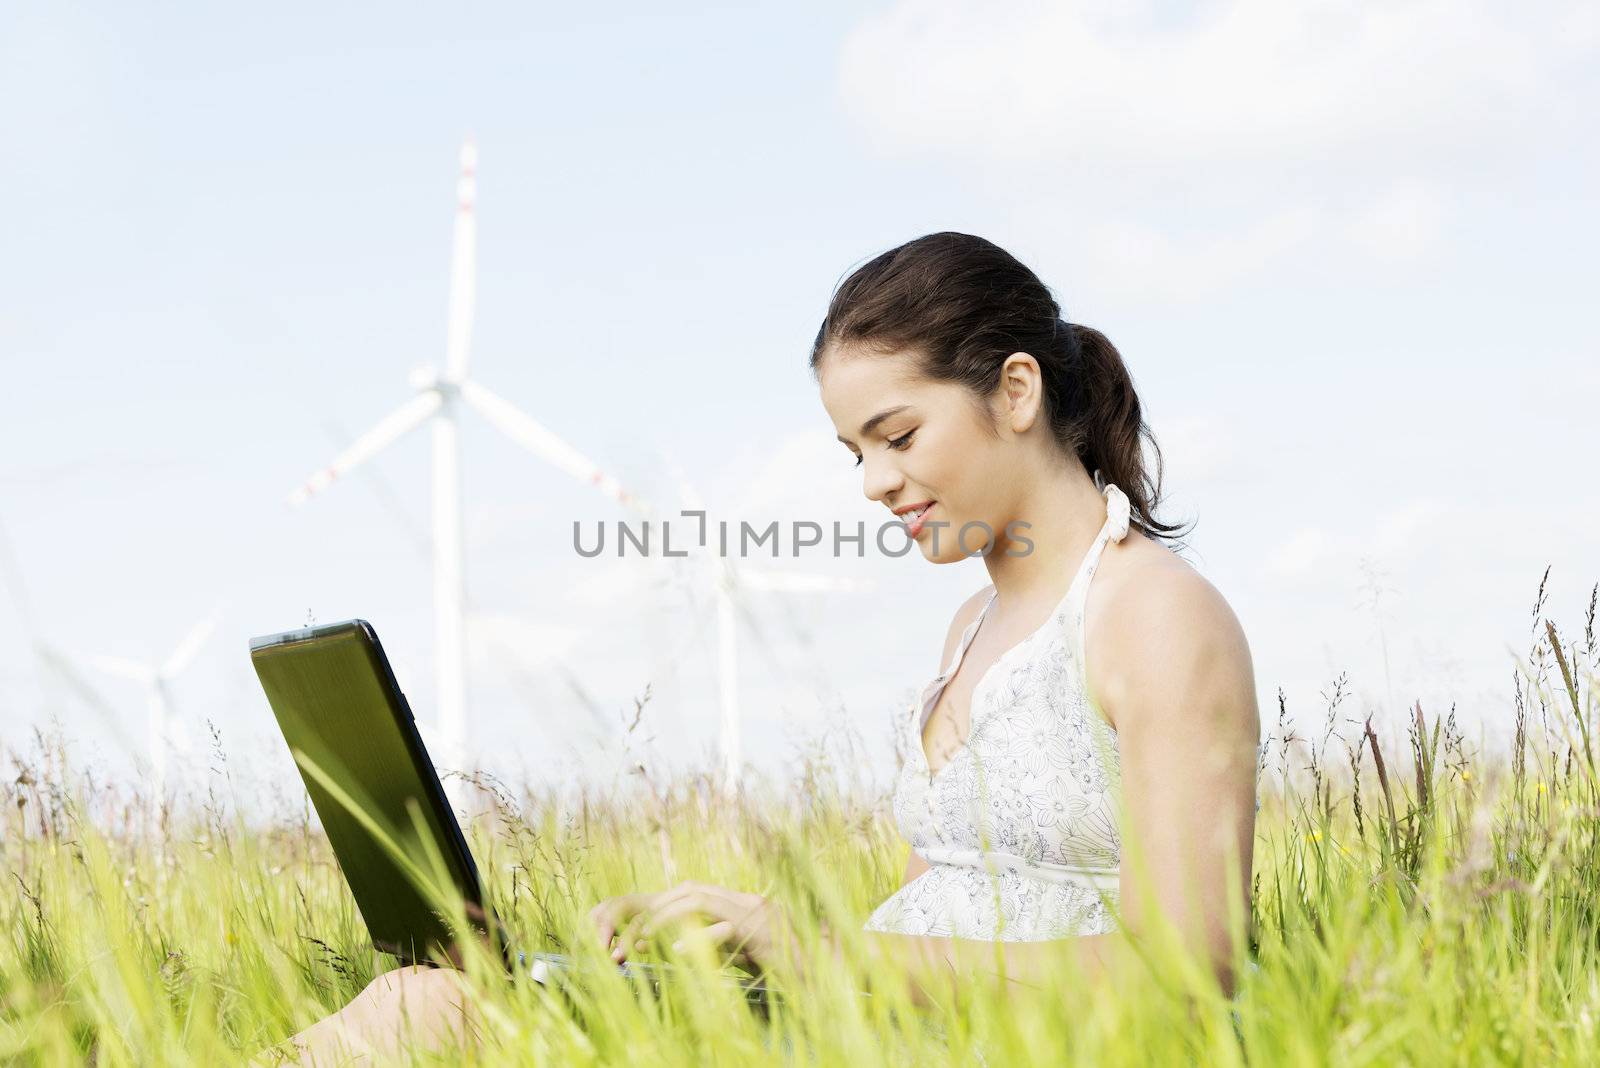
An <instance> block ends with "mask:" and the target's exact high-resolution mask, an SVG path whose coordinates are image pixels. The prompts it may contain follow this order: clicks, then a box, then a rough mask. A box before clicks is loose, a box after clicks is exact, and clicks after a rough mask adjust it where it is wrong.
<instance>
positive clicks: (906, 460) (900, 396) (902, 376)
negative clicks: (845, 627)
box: [818, 349, 1032, 563]
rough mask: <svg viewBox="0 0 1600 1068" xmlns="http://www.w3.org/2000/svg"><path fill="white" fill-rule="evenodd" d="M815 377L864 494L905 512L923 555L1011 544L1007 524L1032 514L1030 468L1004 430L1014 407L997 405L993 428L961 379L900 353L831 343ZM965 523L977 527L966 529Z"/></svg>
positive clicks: (952, 555) (959, 556)
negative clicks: (924, 370)
mask: <svg viewBox="0 0 1600 1068" xmlns="http://www.w3.org/2000/svg"><path fill="white" fill-rule="evenodd" d="M1027 359H1028V360H1029V361H1030V362H1031V359H1032V358H1031V357H1028V358H1027ZM818 382H819V383H820V385H821V389H822V405H823V407H824V408H826V409H827V410H828V415H829V417H830V418H832V419H833V425H834V429H835V431H836V433H837V434H838V436H839V440H840V441H841V442H843V443H844V446H845V447H846V448H847V449H849V450H850V452H851V453H852V454H853V455H855V456H856V457H857V461H858V463H859V465H860V468H861V477H862V483H861V490H862V492H863V493H865V494H866V495H867V498H868V499H869V500H873V501H877V502H879V503H881V504H883V505H884V506H885V507H886V508H888V509H890V510H891V511H893V512H895V513H897V514H900V515H901V520H902V521H903V522H904V523H905V524H906V526H907V532H908V533H909V534H911V536H912V537H913V539H914V540H915V541H916V543H917V544H918V546H920V547H921V549H922V554H923V556H924V557H925V558H926V559H928V560H930V561H932V562H934V563H948V562H952V561H956V560H963V559H966V558H967V557H969V556H975V555H979V554H982V553H987V552H990V551H992V547H993V548H1000V549H1004V547H1005V546H1006V545H1007V544H1009V543H1008V542H1007V540H1006V538H1005V530H1006V524H1007V523H1009V522H1011V521H1012V520H1013V519H1016V518H1026V517H1019V516H1017V514H1016V512H1015V504H1016V502H1017V501H1018V500H1021V499H1024V497H1023V494H1022V493H1021V492H1020V491H1021V488H1022V483H1023V482H1024V481H1025V470H1026V465H1025V464H1023V463H1020V462H1019V461H1020V460H1022V456H1021V455H1020V453H1021V451H1022V450H1021V449H1020V448H1019V444H1020V443H1019V439H1018V438H1017V436H1016V435H1015V434H1013V433H1007V432H1006V431H1007V429H1008V427H1009V426H1010V425H1011V424H1010V421H1009V419H1008V414H1009V413H1008V412H1007V409H1008V408H1009V407H1010V405H1008V404H1006V403H1005V402H1003V401H998V400H997V401H996V402H994V403H993V404H992V405H991V408H992V410H993V411H994V413H995V417H996V420H997V423H996V428H995V429H993V430H991V429H990V428H989V427H988V426H986V425H985V423H984V421H983V416H982V413H981V411H980V409H979V405H978V404H977V403H976V402H975V401H974V399H973V397H972V394H971V392H970V391H969V390H968V389H967V388H966V387H965V386H962V385H959V384H957V383H953V382H939V381H934V380H932V379H929V378H926V377H924V376H922V375H920V374H919V373H917V371H916V369H915V366H914V364H913V361H912V357H911V356H910V355H909V354H907V353H904V352H898V353H892V354H889V355H877V354H874V353H868V354H850V353H844V354H842V353H840V352H839V351H838V350H836V349H833V350H829V351H828V352H826V353H825V354H824V356H823V360H822V363H821V365H820V367H819V370H818ZM1030 421H1031V420H1030ZM923 505H927V506H928V508H927V511H926V512H924V513H923V514H922V518H921V519H918V518H916V515H915V512H916V509H918V508H920V507H921V506H923ZM908 508H909V509H910V510H908ZM935 524H942V525H935ZM965 524H973V525H972V526H971V527H969V528H968V529H967V530H966V532H965V534H962V533H961V531H962V527H963V525H965ZM1020 533H1021V534H1022V535H1023V536H1026V529H1025V528H1024V529H1023V530H1021V531H1020ZM889 544H890V545H892V544H893V543H892V542H891V543H889Z"/></svg>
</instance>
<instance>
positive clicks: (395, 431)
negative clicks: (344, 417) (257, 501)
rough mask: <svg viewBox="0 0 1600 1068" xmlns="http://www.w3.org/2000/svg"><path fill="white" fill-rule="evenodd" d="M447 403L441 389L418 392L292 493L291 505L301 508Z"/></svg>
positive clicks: (290, 497)
mask: <svg viewBox="0 0 1600 1068" xmlns="http://www.w3.org/2000/svg"><path fill="white" fill-rule="evenodd" d="M442 403H444V398H443V397H442V396H441V395H440V394H439V391H438V390H434V389H430V390H428V391H427V392H425V393H418V394H417V395H416V396H415V397H412V398H411V399H410V400H408V401H406V402H405V403H404V404H402V405H401V406H400V407H398V408H396V409H395V410H394V411H392V412H390V413H389V414H388V415H386V416H384V417H383V418H382V419H380V420H379V421H378V423H377V425H376V426H374V427H373V428H372V429H371V430H369V431H367V432H366V433H365V434H363V435H361V436H360V437H359V438H357V439H356V440H355V442H354V443H353V444H352V445H351V446H350V447H349V448H348V449H346V450H344V451H343V452H341V453H340V454H339V455H338V456H336V457H334V459H333V463H331V464H329V465H328V466H327V467H325V468H323V469H322V470H321V471H318V472H317V473H316V474H314V475H312V476H311V477H310V478H309V479H307V480H306V482H305V485H303V486H301V487H300V488H299V489H297V490H295V491H294V492H293V493H291V494H289V503H290V504H291V505H301V504H304V503H305V502H306V501H307V500H309V499H310V497H311V495H312V494H313V493H320V492H322V491H323V490H325V489H327V488H328V487H329V486H330V485H332V484H333V480H334V479H336V478H338V477H339V476H341V475H344V474H348V473H349V472H350V471H351V470H353V469H354V468H356V467H358V466H359V465H361V464H362V463H364V462H366V461H367V460H369V459H371V458H372V457H373V456H374V455H376V454H377V453H379V452H381V451H383V449H385V448H387V447H388V446H389V445H390V444H391V443H393V442H394V441H395V440H396V439H397V438H399V437H401V436H402V435H404V434H406V433H407V432H409V431H411V430H415V429H416V428H417V427H418V426H421V425H422V423H423V422H424V421H425V420H426V419H427V418H428V417H429V416H430V415H432V414H433V413H434V412H436V411H438V410H439V405H441V404H442Z"/></svg>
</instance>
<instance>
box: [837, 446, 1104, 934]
mask: <svg viewBox="0 0 1600 1068" xmlns="http://www.w3.org/2000/svg"><path fill="white" fill-rule="evenodd" d="M1095 480H1096V484H1097V485H1098V484H1100V478H1099V472H1098V471H1097V472H1095ZM1102 493H1103V495H1104V497H1105V500H1106V521H1105V525H1104V526H1103V527H1102V528H1101V530H1100V533H1099V535H1098V536H1097V537H1096V538H1095V540H1094V544H1093V545H1091V546H1090V548H1089V551H1088V553H1087V554H1085V556H1084V559H1083V562H1082V563H1081V564H1080V565H1079V566H1078V572H1077V574H1076V575H1075V576H1074V577H1073V580H1072V585H1071V586H1070V587H1069V588H1068V589H1067V593H1066V596H1065V597H1064V598H1062V600H1061V603H1060V604H1059V605H1057V606H1056V609H1055V611H1053V612H1052V613H1051V614H1050V617H1049V618H1048V619H1046V620H1045V622H1044V623H1043V624H1042V625H1041V626H1040V627H1039V628H1038V629H1037V630H1035V631H1034V632H1033V633H1032V634H1030V635H1028V636H1027V637H1026V638H1024V639H1022V641H1020V642H1019V643H1017V644H1016V645H1014V646H1012V647H1011V648H1010V649H1007V650H1006V651H1005V652H1004V653H1002V654H1001V655H1000V657H999V659H998V660H996V661H995V662H994V664H993V665H992V666H991V667H990V668H989V669H988V670H987V671H986V672H984V674H983V676H982V677H981V678H980V679H979V680H978V683H977V685H976V686H974V687H973V690H972V710H971V715H970V717H969V718H970V724H971V725H970V726H969V727H968V730H967V741H966V744H965V745H963V746H962V747H961V748H959V749H958V750H956V752H955V754H954V755H953V756H952V757H951V758H950V760H949V761H948V762H947V763H946V764H945V765H944V766H943V767H941V768H940V769H939V771H938V772H937V773H936V774H932V775H930V774H929V770H928V762H927V755H926V753H925V752H924V751H923V747H922V729H923V726H924V725H925V724H926V723H927V720H928V716H929V715H930V714H931V713H932V712H933V709H934V706H935V705H936V704H937V703H938V700H939V695H940V693H942V692H943V690H944V686H945V684H946V683H947V682H948V681H949V680H950V678H951V676H953V675H954V674H955V672H956V669H957V668H958V667H959V666H960V665H961V658H962V657H963V656H964V655H965V654H966V651H967V646H968V645H970V644H971V643H972V637H973V635H974V634H976V633H977V630H978V627H979V626H980V625H981V624H982V622H983V618H984V616H985V615H987V614H988V611H989V607H990V606H991V605H993V604H994V600H995V594H994V593H993V592H991V593H990V595H989V600H988V602H987V603H985V604H984V606H983V610H982V611H981V612H979V613H978V615H977V618H975V619H974V620H973V621H972V622H971V623H970V624H969V625H968V626H967V629H966V631H965V632H963V633H962V635H961V643H960V646H959V647H958V648H957V649H956V652H955V655H954V656H953V657H952V658H951V660H950V664H949V665H948V666H947V667H946V668H945V669H944V672H943V673H942V674H940V675H939V676H938V677H937V678H935V679H934V680H933V681H932V682H930V683H928V685H927V686H926V687H924V689H923V691H922V700H921V714H920V715H913V714H908V715H907V716H906V724H905V725H906V730H907V731H908V732H909V736H910V737H909V740H910V756H909V757H908V758H907V760H906V762H905V764H904V765H903V766H902V767H901V769H900V775H899V779H898V782H897V783H896V786H895V794H894V814H895V822H896V824H897V826H898V827H899V829H900V833H901V834H902V835H904V836H905V838H906V840H907V841H909V842H910V843H911V848H912V849H913V850H915V851H916V853H917V855H919V856H921V857H922V858H923V859H924V860H926V861H927V862H928V864H929V870H928V871H926V872H924V873H923V874H922V875H920V876H918V877H917V878H915V879H913V880H912V881H911V882H909V883H907V884H906V885H905V886H903V887H901V888H900V889H899V890H897V891H896V892H895V893H894V894H892V895H891V896H890V897H888V898H887V899H885V900H884V902H883V903H882V904H880V905H879V906H878V907H877V908H876V909H874V910H873V913H872V915H871V916H870V917H868V919H867V922H866V929H867V930H869V931H891V932H897V933H901V934H921V935H944V936H949V937H956V938H982V939H989V940H1001V941H1019V942H1020V941H1036V940H1041V939H1048V938H1064V937H1068V936H1072V935H1080V934H1101V933H1105V932H1108V931H1112V930H1115V929H1116V920H1115V918H1114V917H1113V915H1112V913H1111V911H1110V909H1108V907H1107V906H1108V904H1113V903H1115V901H1116V900H1117V887H1118V877H1119V872H1120V865H1121V857H1122V850H1121V840H1120V836H1119V834H1118V830H1117V805H1118V798H1119V796H1120V790H1121V767H1120V764H1119V762H1118V758H1117V743H1116V732H1115V731H1114V730H1113V729H1112V728H1111V725H1110V724H1109V723H1107V722H1106V720H1105V718H1104V717H1103V716H1102V715H1101V713H1100V711H1099V710H1098V708H1097V707H1095V706H1094V703H1093V702H1092V701H1091V699H1090V697H1089V693H1088V689H1087V687H1086V686H1085V684H1084V668H1083V664H1084V656H1083V609H1084V602H1085V599H1086V597H1087V595H1088V590H1089V582H1090V580H1091V579H1093V578H1094V573H1095V570H1096V569H1097V568H1098V566H1099V562H1100V554H1101V551H1102V550H1103V549H1104V548H1105V545H1106V543H1107V542H1108V541H1121V540H1122V538H1123V537H1124V536H1125V535H1126V534H1127V532H1128V515H1129V505H1128V498H1127V495H1126V494H1124V493H1123V492H1122V490H1120V489H1119V488H1117V487H1116V486H1115V485H1104V486H1103V487H1102ZM990 589H991V591H992V590H993V587H992V586H991V587H990ZM915 711H916V709H915V708H913V709H911V710H910V712H913V713H914V712H915Z"/></svg>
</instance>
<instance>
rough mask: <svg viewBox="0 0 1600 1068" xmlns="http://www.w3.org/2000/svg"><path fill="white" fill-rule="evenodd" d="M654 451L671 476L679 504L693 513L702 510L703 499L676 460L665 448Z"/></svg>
mask: <svg viewBox="0 0 1600 1068" xmlns="http://www.w3.org/2000/svg"><path fill="white" fill-rule="evenodd" d="M656 451H657V452H658V453H659V454H660V455H661V462H662V464H663V465H664V466H665V467H666V469H667V472H668V474H670V475H671V476H672V483H673V485H674V486H676V487H677V488H678V502H679V504H680V505H682V506H683V507H684V508H687V509H690V510H693V511H698V510H702V509H704V508H705V501H704V499H703V498H701V496H700V493H699V491H698V490H696V489H695V487H694V483H692V482H690V481H689V476H688V475H687V474H686V473H685V472H684V470H683V468H682V467H681V466H680V465H679V464H678V461H677V459H676V458H674V457H673V455H672V454H671V453H669V452H668V451H667V450H666V449H665V448H661V449H658V450H656Z"/></svg>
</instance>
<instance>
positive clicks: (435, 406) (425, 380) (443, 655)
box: [289, 138, 647, 767]
mask: <svg viewBox="0 0 1600 1068" xmlns="http://www.w3.org/2000/svg"><path fill="white" fill-rule="evenodd" d="M477 164H478V152H477V148H476V147H475V146H474V144H473V142H472V140H471V139H470V138H469V139H468V140H467V141H466V143H465V144H463V145H462V146H461V176H460V178H459V179H458V180H457V182H456V218H455V233H454V236H453V240H452V250H451V260H450V312H449V321H448V326H447V332H446V343H445V361H444V369H443V371H440V370H437V369H435V368H433V367H427V368H422V369H419V370H417V371H415V372H413V373H412V375H411V377H410V384H411V387H412V389H413V390H415V395H414V396H413V397H412V398H411V399H410V400H408V401H406V402H405V403H404V404H402V405H400V407H398V408H396V409H395V410H394V411H393V412H391V413H389V414H388V415H387V416H385V417H384V418H383V419H380V420H379V421H378V423H377V424H376V425H375V426H373V427H372V429H370V430H368V431H367V432H366V433H365V434H363V435H362V436H361V437H359V438H357V439H356V441H355V442H354V443H352V444H351V445H350V447H349V448H347V449H345V450H344V451H343V452H341V453H340V454H339V455H338V456H336V457H334V459H333V462H332V463H330V464H329V465H328V466H327V467H326V468H324V469H322V470H321V471H318V472H317V473H316V474H314V475H312V476H311V477H310V479H308V480H307V481H306V483H305V484H304V485H303V486H301V487H300V488H299V489H296V490H295V491H294V492H293V493H291V494H290V495H289V503H290V504H291V505H295V506H298V505H302V504H304V503H305V502H306V501H307V500H308V499H309V498H310V497H311V496H312V495H313V494H316V493H319V492H321V491H322V490H325V489H327V488H328V487H329V486H330V485H332V484H333V482H334V481H335V480H336V479H338V478H339V477H340V476H342V475H345V474H347V473H348V472H350V471H351V470H352V469H354V468H356V467H358V466H359V465H360V464H362V463H363V462H364V461H366V460H369V459H371V458H372V457H373V456H375V455H376V454H378V453H379V452H382V451H383V450H384V449H385V448H387V447H388V446H389V445H391V444H392V443H393V442H395V441H396V440H398V439H399V438H401V437H403V436H405V435H406V434H407V433H409V432H410V431H412V430H415V429H416V428H417V427H419V426H421V425H422V424H423V423H427V422H431V423H432V425H433V539H432V541H433V606H434V661H435V671H436V687H437V693H436V696H435V703H436V705H437V707H438V718H437V721H436V722H437V724H438V737H439V740H440V747H441V749H442V750H443V752H442V754H441V756H442V758H443V762H444V763H445V764H446V765H448V766H452V767H459V766H460V763H461V758H462V756H463V755H464V753H463V747H464V745H465V742H466V729H467V723H466V716H467V712H466V705H467V698H466V646H465V642H466V630H465V625H464V615H465V602H466V580H465V569H464V561H463V549H462V538H461V448H460V441H459V438H458V435H457V428H456V417H457V414H458V412H459V410H460V407H461V405H462V404H465V405H467V406H468V407H469V408H472V409H473V410H474V411H476V412H477V413H478V414H479V415H481V416H482V417H483V418H484V419H486V420H487V421H488V422H489V423H490V424H491V425H493V426H494V427H495V428H497V429H498V430H499V431H500V432H501V433H503V434H505V435H506V436H507V437H508V438H510V439H511V440H512V441H514V442H516V443H517V444H519V445H521V446H522V447H523V448H525V449H527V450H528V451H529V452H531V453H533V454H534V455H535V456H538V457H540V458H541V459H543V460H545V461H546V462H547V463H549V464H551V465H552V466H554V467H556V468H558V469H560V470H562V471H565V472H566V473H567V474H569V475H571V476H572V477H573V478H576V479H579V480H581V481H583V482H587V483H590V484H591V485H593V486H594V487H595V488H596V489H598V490H599V491H600V492H601V493H604V494H605V495H606V496H608V497H610V498H611V499H613V500H615V501H617V502H618V503H620V504H622V505H624V506H626V507H629V508H632V509H634V510H636V511H647V509H645V508H644V506H643V502H642V501H640V500H639V499H638V498H635V497H634V496H633V495H632V494H630V493H628V492H627V491H626V490H624V489H623V488H622V485H621V484H620V483H619V482H618V481H617V480H616V479H615V478H612V477H611V476H610V475H609V474H607V473H606V472H605V471H603V470H601V468H600V467H599V466H597V465H596V464H595V463H594V462H593V461H591V460H589V459H588V458H587V457H585V456H584V455H583V454H582V453H580V452H578V450H577V449H575V448H573V447H572V446H571V445H569V444H567V443H566V442H565V441H563V440H562V439H561V438H559V437H557V436H556V435H555V434H553V433H551V432H550V431H549V430H548V429H546V428H545V427H544V426H542V425H541V424H539V423H538V422H536V421H534V420H533V419H532V418H531V417H530V416H528V415H526V414H524V413H523V412H521V411H519V410H518V409H517V408H516V407H514V406H513V405H512V404H511V403H510V402H509V401H506V400H504V399H502V398H501V397H499V396H498V395H496V394H494V393H492V392H490V391H489V390H488V389H485V388H484V387H483V386H481V385H479V384H478V383H477V382H476V381H475V380H473V379H471V378H468V377H467V358H468V356H469V354H470V352H471V347H472V320H473V313H474V310H475V304H476V300H477V240H478V236H477V235H478V231H477V216H476V204H477V195H478V184H477Z"/></svg>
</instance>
